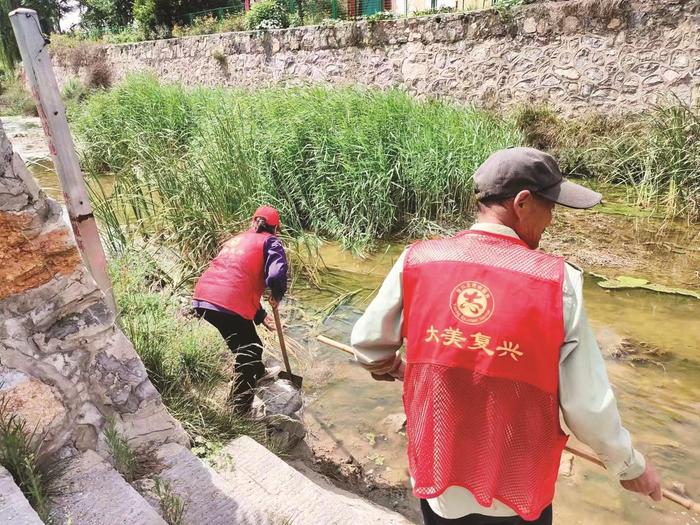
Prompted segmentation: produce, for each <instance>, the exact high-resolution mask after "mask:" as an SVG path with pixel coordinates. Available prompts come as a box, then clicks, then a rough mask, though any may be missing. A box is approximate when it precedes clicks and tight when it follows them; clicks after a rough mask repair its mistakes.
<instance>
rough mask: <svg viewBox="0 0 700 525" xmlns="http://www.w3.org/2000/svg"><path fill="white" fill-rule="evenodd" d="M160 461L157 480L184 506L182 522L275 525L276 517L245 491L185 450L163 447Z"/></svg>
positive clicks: (193, 523)
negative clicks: (179, 499) (265, 510)
mask: <svg viewBox="0 0 700 525" xmlns="http://www.w3.org/2000/svg"><path fill="white" fill-rule="evenodd" d="M157 458H158V461H159V462H160V464H161V465H162V467H163V468H162V470H161V471H160V473H158V475H157V476H158V477H159V478H160V479H162V480H165V481H168V482H169V483H170V486H171V489H172V491H173V493H175V494H176V495H177V496H179V497H180V498H181V499H182V501H183V502H184V504H185V511H184V516H183V523H186V524H187V525H231V524H233V523H235V524H236V525H247V524H250V525H253V524H255V525H258V524H260V525H265V524H270V525H273V524H274V523H280V522H276V521H275V520H274V519H273V516H270V515H268V514H267V513H266V512H264V511H263V510H261V509H260V507H261V506H260V505H259V504H258V502H257V501H255V500H254V499H251V497H250V496H253V497H254V496H255V495H254V494H252V495H251V494H247V493H244V492H242V491H241V490H240V489H239V487H238V486H236V485H235V484H233V483H230V482H228V481H227V480H225V479H224V478H222V477H221V476H219V475H218V474H217V473H216V472H214V470H212V469H211V468H210V467H208V466H207V465H205V464H204V463H203V462H202V461H201V460H200V459H199V458H197V457H196V456H195V455H194V454H192V452H190V451H189V450H188V449H186V448H185V447H183V446H181V445H178V444H174V443H171V444H168V445H164V446H162V447H160V448H159V449H158V451H157Z"/></svg>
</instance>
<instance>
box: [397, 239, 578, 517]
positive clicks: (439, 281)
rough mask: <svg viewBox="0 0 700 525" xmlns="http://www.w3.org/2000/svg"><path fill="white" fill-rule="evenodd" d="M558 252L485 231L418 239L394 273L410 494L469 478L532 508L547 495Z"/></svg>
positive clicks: (482, 489) (555, 445) (478, 493)
mask: <svg viewBox="0 0 700 525" xmlns="http://www.w3.org/2000/svg"><path fill="white" fill-rule="evenodd" d="M563 277H564V260H563V259H561V258H559V257H555V256H552V255H548V254H545V253H542V252H538V251H535V250H531V249H529V248H528V247H527V246H526V245H525V243H523V242H522V241H520V240H518V239H514V238H510V237H506V236H502V235H495V234H490V233H485V232H478V231H469V232H463V233H461V234H459V235H457V236H456V237H452V238H448V239H441V240H431V241H425V242H420V243H417V244H415V245H414V246H413V247H411V248H410V249H409V251H408V253H407V255H406V260H405V263H404V273H403V290H404V327H405V328H404V330H405V333H404V336H405V337H406V339H407V342H406V361H407V366H406V375H405V380H404V407H405V410H406V416H407V428H406V432H407V436H408V459H409V468H410V470H411V475H412V476H413V478H414V480H415V485H414V489H413V492H414V494H415V495H416V497H418V498H434V497H437V496H439V495H440V494H441V493H442V492H443V491H444V490H445V489H446V488H447V487H449V486H451V485H459V486H462V487H465V488H466V489H468V490H469V491H470V492H471V493H472V494H473V495H474V497H475V498H476V500H477V501H478V502H479V504H480V505H483V506H489V505H491V503H492V500H493V499H494V498H496V499H498V500H500V501H502V502H503V503H505V504H506V505H508V506H509V507H510V508H512V509H513V510H514V511H515V512H517V513H518V514H519V515H520V516H522V517H523V518H525V519H530V520H533V519H536V518H537V517H538V516H539V515H540V513H541V512H542V510H543V509H544V508H545V507H546V506H547V505H549V504H550V503H551V501H552V499H553V497H554V482H555V481H556V477H557V472H558V468H559V460H560V457H561V452H562V449H563V448H564V444H565V443H566V436H565V434H564V433H563V432H562V430H561V427H560V426H559V397H558V382H559V351H560V347H561V344H562V342H563V339H564V322H563V313H562V281H563Z"/></svg>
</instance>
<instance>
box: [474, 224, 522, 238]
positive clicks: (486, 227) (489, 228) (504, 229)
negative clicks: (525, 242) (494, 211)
mask: <svg viewBox="0 0 700 525" xmlns="http://www.w3.org/2000/svg"><path fill="white" fill-rule="evenodd" d="M469 229H470V230H476V231H482V232H487V233H496V234H498V235H505V236H507V237H513V238H515V239H520V237H518V234H517V233H515V230H513V229H512V228H509V227H508V226H506V225H505V224H495V223H491V222H477V223H475V224H474V225H472V227H471V228H469Z"/></svg>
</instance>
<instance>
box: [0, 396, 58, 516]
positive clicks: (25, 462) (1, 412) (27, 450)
mask: <svg viewBox="0 0 700 525" xmlns="http://www.w3.org/2000/svg"><path fill="white" fill-rule="evenodd" d="M13 412H14V411H13V409H12V407H11V406H10V403H9V401H8V400H7V399H6V398H5V397H0V465H2V466H3V467H5V469H7V471H8V472H9V473H10V475H11V476H12V479H13V480H14V481H15V483H16V484H17V486H18V487H19V488H20V490H21V491H22V493H23V494H24V496H25V497H26V498H27V500H28V501H29V503H30V504H31V506H32V508H33V509H34V510H35V511H36V513H37V514H38V515H39V517H40V518H41V520H42V521H44V522H46V523H48V522H49V521H48V520H49V512H50V505H51V503H50V499H49V495H48V483H47V477H46V475H45V474H44V473H43V472H42V470H41V469H40V468H39V462H38V459H37V458H38V450H39V445H38V444H37V440H36V439H35V438H36V434H35V432H33V431H30V430H29V429H28V428H27V424H26V422H25V421H24V420H23V419H22V418H21V417H20V416H19V415H18V414H16V413H13Z"/></svg>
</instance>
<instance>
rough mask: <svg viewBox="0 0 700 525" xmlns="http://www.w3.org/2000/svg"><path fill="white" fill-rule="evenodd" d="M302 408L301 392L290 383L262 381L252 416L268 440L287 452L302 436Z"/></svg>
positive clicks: (303, 431)
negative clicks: (267, 436)
mask: <svg viewBox="0 0 700 525" xmlns="http://www.w3.org/2000/svg"><path fill="white" fill-rule="evenodd" d="M303 405H304V403H303V400H302V397H301V392H300V391H299V390H297V388H296V387H295V386H294V385H292V383H291V382H290V381H287V380H286V379H277V380H275V381H266V382H264V383H262V384H261V385H259V387H258V391H257V392H256V394H255V398H254V400H253V408H252V416H253V417H254V418H256V419H259V420H261V421H263V422H264V423H265V425H266V426H267V428H268V430H269V431H270V439H271V440H272V441H273V442H274V443H275V444H276V445H277V446H278V447H279V448H280V449H281V450H282V451H288V450H290V449H292V448H294V446H296V445H297V443H299V442H300V441H301V440H302V439H304V436H306V429H305V428H304V423H303V422H302V412H303Z"/></svg>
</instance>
